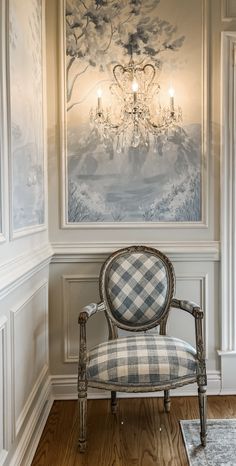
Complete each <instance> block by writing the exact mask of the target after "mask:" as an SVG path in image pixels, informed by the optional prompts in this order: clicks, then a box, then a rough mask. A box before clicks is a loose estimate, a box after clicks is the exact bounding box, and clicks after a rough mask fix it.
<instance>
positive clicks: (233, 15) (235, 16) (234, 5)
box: [221, 0, 236, 21]
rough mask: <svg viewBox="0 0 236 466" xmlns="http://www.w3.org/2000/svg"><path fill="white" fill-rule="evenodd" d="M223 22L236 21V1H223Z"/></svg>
mask: <svg viewBox="0 0 236 466" xmlns="http://www.w3.org/2000/svg"><path fill="white" fill-rule="evenodd" d="M221 20H222V21H235V20H236V2H235V0H221Z"/></svg>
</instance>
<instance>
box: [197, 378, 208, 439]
mask: <svg viewBox="0 0 236 466" xmlns="http://www.w3.org/2000/svg"><path fill="white" fill-rule="evenodd" d="M198 402H199V414H200V429H201V431H200V438H201V444H202V446H203V447H205V446H206V436H207V426H206V416H207V395H206V386H205V385H200V386H199V387H198Z"/></svg>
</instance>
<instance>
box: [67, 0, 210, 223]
mask: <svg viewBox="0 0 236 466" xmlns="http://www.w3.org/2000/svg"><path fill="white" fill-rule="evenodd" d="M199 3H201V2H196V1H195V0H182V1H181V2H175V1H173V0H139V1H136V0H127V1H122V0H121V1H119V2H117V1H111V2H107V1H98V0H83V1H82V0H65V1H64V29H63V30H64V42H65V47H64V54H65V56H64V71H65V73H64V76H65V90H64V95H65V100H64V107H65V112H64V116H65V118H64V119H65V132H64V134H65V141H64V143H65V144H64V145H65V153H64V156H65V167H66V173H65V175H66V176H65V192H66V195H65V202H66V209H65V211H66V218H65V223H66V224H73V225H75V224H77V225H82V224H87V223H90V222H107V223H111V222H113V223H114V224H115V223H117V222H123V223H125V222H128V223H130V222H138V223H140V222H157V223H158V222H166V223H168V222H175V223H183V222H184V223H185V222H202V219H203V212H202V184H203V157H202V140H203V125H202V113H203V110H202V102H203V98H202V95H203V82H202V75H203V69H202V66H203V59H202V53H203V46H202V30H203V24H202V21H203V19H202V11H201V8H199ZM185 18H188V21H187V22H186V20H185ZM189 18H190V19H191V18H192V21H191V20H189ZM130 63H131V64H132V63H135V64H137V66H138V67H139V68H144V73H143V74H144V78H145V79H149V80H150V82H151V84H150V85H152V86H153V87H152V88H153V89H156V91H155V93H154V92H153V96H152V99H151V101H150V105H149V106H150V109H148V110H147V111H146V114H147V112H149V113H150V115H151V118H152V119H155V118H156V114H157V113H158V109H159V108H164V112H165V108H169V107H168V106H169V105H171V104H173V102H174V101H173V100H172V101H171V104H169V102H170V98H173V95H172V97H170V96H169V94H168V90H170V88H174V90H175V94H174V96H175V105H176V108H177V107H178V108H181V113H182V121H180V122H177V123H176V124H175V125H174V126H173V127H171V128H170V129H168V130H166V131H160V133H159V134H158V133H157V131H156V129H155V125H153V124H152V123H151V124H150V121H149V119H148V118H147V117H146V122H145V125H143V127H144V130H143V133H142V135H141V139H140V135H138V137H139V143H137V144H134V143H133V142H132V141H133V139H134V137H133V136H132V137H131V136H130V135H129V134H128V131H129V124H128V119H129V118H130V115H129V112H128V111H127V110H126V112H125V111H124V108H122V104H121V102H120V100H119V98H117V95H115V93H113V92H112V89H113V88H114V85H116V86H117V87H118V86H119V84H118V85H117V82H116V72H115V70H116V69H117V68H115V67H116V66H117V65H119V67H120V68H119V69H120V70H123V68H124V67H128V66H129V64H130ZM146 65H147V66H146ZM148 67H149V68H148ZM148 69H150V70H153V71H152V72H153V76H155V79H154V78H152V77H151V78H147V70H148ZM145 73H146V74H145ZM121 74H122V72H121ZM121 79H123V76H121ZM149 87H150V86H149ZM134 92H136V91H135V89H134ZM170 95H171V94H170ZM118 97H119V96H118ZM135 98H136V95H135V94H134V99H135ZM173 105H174V104H173ZM99 112H100V113H99ZM122 112H123V114H122ZM149 113H148V115H149ZM101 115H102V117H101ZM99 116H100V119H99V118H98V117H99ZM102 118H103V124H100V126H99V123H100V121H101V120H102ZM117 121H118V122H119V123H117ZM120 121H122V125H123V129H122V131H123V132H122V138H123V139H122V143H121V132H120V127H121V123H120ZM126 121H127V125H126ZM135 128H138V125H136V127H135ZM150 128H151V130H150ZM153 128H154V129H153ZM126 133H127V134H126ZM154 133H155V134H154ZM132 138H133V139H132Z"/></svg>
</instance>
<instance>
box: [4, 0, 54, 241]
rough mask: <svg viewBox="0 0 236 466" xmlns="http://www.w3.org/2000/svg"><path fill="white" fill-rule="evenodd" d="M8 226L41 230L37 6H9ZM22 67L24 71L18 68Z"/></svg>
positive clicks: (17, 0)
mask: <svg viewBox="0 0 236 466" xmlns="http://www.w3.org/2000/svg"><path fill="white" fill-rule="evenodd" d="M9 21H10V24H9V26H10V49H9V54H10V95H11V164H12V223H13V230H14V231H18V232H19V231H22V230H25V229H27V228H30V229H32V228H33V227H38V226H40V225H42V224H44V221H45V218H44V202H45V201H44V143H43V139H44V138H43V91H42V4H41V0H25V1H24V8H22V2H21V0H10V2H9ZM22 64H23V66H22Z"/></svg>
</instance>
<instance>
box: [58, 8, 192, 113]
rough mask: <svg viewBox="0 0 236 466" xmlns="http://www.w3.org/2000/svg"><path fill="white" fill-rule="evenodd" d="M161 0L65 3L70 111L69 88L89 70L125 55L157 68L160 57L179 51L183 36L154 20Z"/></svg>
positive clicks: (70, 93) (69, 96)
mask: <svg viewBox="0 0 236 466" xmlns="http://www.w3.org/2000/svg"><path fill="white" fill-rule="evenodd" d="M159 3H160V0H127V1H126V0H120V1H119V0H67V4H66V13H65V14H66V55H67V69H66V73H67V75H66V80H67V103H68V108H67V110H70V109H71V108H73V107H74V106H75V105H78V104H79V103H80V102H74V101H73V90H74V86H75V84H76V83H77V82H78V80H79V78H80V77H81V76H82V75H83V74H84V73H86V72H87V71H88V70H89V68H90V67H94V68H95V67H96V68H97V69H98V70H99V71H106V70H109V69H110V67H111V65H114V64H115V63H117V62H118V61H121V60H122V59H124V57H127V58H128V57H129V56H130V55H131V53H132V54H133V55H134V57H135V58H137V57H138V58H139V59H140V58H141V59H144V60H145V59H146V58H148V60H149V61H150V59H151V60H152V62H153V63H154V64H155V66H156V67H157V68H158V69H160V68H161V65H162V54H163V53H164V52H167V51H171V52H174V51H177V50H179V48H180V47H181V46H182V44H183V41H184V36H180V37H178V36H177V28H176V27H175V26H173V25H172V24H170V23H169V22H168V21H166V20H163V19H161V18H159V17H158V16H157V13H156V7H157V5H158V4H159Z"/></svg>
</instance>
